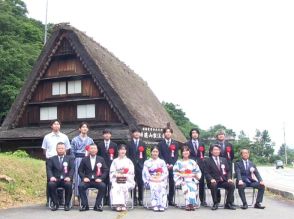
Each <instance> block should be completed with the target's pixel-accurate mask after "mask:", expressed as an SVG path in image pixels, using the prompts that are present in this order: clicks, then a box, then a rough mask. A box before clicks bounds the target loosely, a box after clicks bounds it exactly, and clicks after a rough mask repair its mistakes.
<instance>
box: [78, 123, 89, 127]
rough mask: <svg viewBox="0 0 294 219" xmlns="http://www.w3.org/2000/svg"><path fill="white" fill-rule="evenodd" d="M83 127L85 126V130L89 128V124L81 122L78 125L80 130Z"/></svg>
mask: <svg viewBox="0 0 294 219" xmlns="http://www.w3.org/2000/svg"><path fill="white" fill-rule="evenodd" d="M83 125H86V126H87V128H90V127H89V124H88V123H87V122H81V123H80V125H79V128H82V127H83Z"/></svg>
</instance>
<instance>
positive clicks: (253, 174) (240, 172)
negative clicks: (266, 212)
mask: <svg viewBox="0 0 294 219" xmlns="http://www.w3.org/2000/svg"><path fill="white" fill-rule="evenodd" d="M240 155H241V158H242V159H241V160H240V161H237V162H236V163H235V172H236V175H237V181H236V185H237V188H238V193H239V196H240V198H241V200H242V202H243V205H242V206H241V208H242V209H247V208H248V204H247V201H246V197H245V192H244V189H245V188H246V187H253V188H256V189H257V190H258V193H257V198H256V203H255V205H254V208H258V209H264V208H265V207H264V206H262V205H261V203H262V200H263V194H264V188H265V186H264V182H263V180H262V178H261V176H260V174H259V172H258V170H257V168H256V166H255V164H254V163H253V162H252V161H250V160H249V156H250V151H249V150H248V149H242V150H241V152H240Z"/></svg>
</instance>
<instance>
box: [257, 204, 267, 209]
mask: <svg viewBox="0 0 294 219" xmlns="http://www.w3.org/2000/svg"><path fill="white" fill-rule="evenodd" d="M254 208H257V209H265V206H262V205H261V204H260V203H256V204H255V205H254Z"/></svg>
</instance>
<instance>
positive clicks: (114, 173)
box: [47, 142, 264, 211]
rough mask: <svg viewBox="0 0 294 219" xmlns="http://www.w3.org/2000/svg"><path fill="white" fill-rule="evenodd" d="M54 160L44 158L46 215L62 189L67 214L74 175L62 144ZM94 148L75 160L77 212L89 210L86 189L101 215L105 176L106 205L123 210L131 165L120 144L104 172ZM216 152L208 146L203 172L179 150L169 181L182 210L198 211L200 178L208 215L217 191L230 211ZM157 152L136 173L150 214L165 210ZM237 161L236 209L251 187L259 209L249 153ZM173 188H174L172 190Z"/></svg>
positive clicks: (224, 165)
mask: <svg viewBox="0 0 294 219" xmlns="http://www.w3.org/2000/svg"><path fill="white" fill-rule="evenodd" d="M56 150H57V155H56V156H53V157H52V158H50V159H49V161H48V165H47V173H48V179H49V182H48V189H49V195H50V197H51V199H52V202H53V206H52V207H51V210H53V211H55V210H57V209H58V208H59V201H58V195H57V190H58V188H63V189H64V193H65V205H64V210H65V211H68V210H70V207H71V206H70V200H71V196H72V190H73V177H74V172H75V164H74V158H73V157H72V156H69V155H66V148H65V145H64V143H62V142H60V143H58V144H57V146H56ZM97 152H98V148H97V146H96V145H95V144H91V145H90V148H89V156H86V157H84V158H83V159H82V160H81V163H80V166H79V169H78V174H79V176H80V178H81V182H80V183H79V185H78V190H79V194H80V202H81V207H80V211H87V210H89V204H88V198H87V190H88V188H96V189H98V193H97V197H96V201H95V205H94V208H93V209H94V210H95V211H103V207H102V206H103V205H102V204H103V203H102V199H103V197H104V195H105V193H106V188H107V186H106V184H105V182H104V181H105V180H106V179H107V177H108V175H109V179H110V185H111V190H110V203H111V207H112V208H114V209H115V210H116V211H126V207H127V206H126V203H127V201H128V199H129V194H130V191H132V190H133V189H134V188H135V184H136V183H135V172H136V171H135V167H134V164H133V161H131V160H130V159H129V158H127V156H126V152H127V148H126V146H125V145H120V146H119V148H118V157H117V158H115V159H114V160H113V162H112V164H111V166H110V169H109V168H108V166H107V164H106V163H105V161H104V159H103V158H102V157H100V156H98V155H97ZM220 152H221V148H220V146H219V145H218V144H214V145H212V146H211V147H210V153H211V156H210V157H209V158H207V159H206V160H205V161H204V173H201V170H200V168H199V166H198V164H197V163H196V162H195V161H194V160H192V159H190V158H189V156H190V148H189V146H183V147H182V159H178V160H177V161H176V163H175V164H174V165H173V168H172V171H173V180H174V182H175V187H176V188H180V189H181V191H182V193H183V195H184V197H185V209H186V210H188V211H193V210H195V208H196V207H197V206H199V203H197V202H198V200H197V198H196V197H197V196H198V183H199V180H200V179H201V176H202V174H204V175H205V179H206V182H207V186H208V188H209V189H210V190H211V196H212V200H213V205H212V208H211V209H212V210H216V209H218V204H219V198H218V197H217V191H218V190H219V189H220V188H223V189H225V190H226V194H227V196H226V203H225V206H224V208H226V209H232V210H235V209H236V207H235V205H234V190H235V185H234V181H233V179H232V176H231V169H230V166H229V164H228V162H227V160H226V159H225V158H222V157H220ZM159 153H160V148H159V147H158V146H154V147H152V148H151V157H150V158H149V159H147V160H146V161H145V162H144V167H143V171H142V180H143V183H144V187H145V189H149V190H150V194H151V196H150V199H151V200H150V204H149V205H150V207H152V208H153V210H154V211H164V210H165V209H166V207H167V206H168V201H170V200H168V190H169V186H168V185H169V183H168V180H169V175H170V174H169V171H171V170H170V169H169V168H168V166H167V164H166V163H165V161H164V160H162V159H160V158H159ZM241 157H242V159H241V160H240V161H238V162H236V164H235V172H236V186H237V188H238V192H239V195H240V198H241V200H242V202H243V205H242V206H241V208H242V209H247V208H248V204H247V201H246V197H245V192H244V189H245V188H246V187H253V188H256V189H257V190H258V194H257V199H256V204H255V205H254V207H255V208H258V209H263V208H264V206H261V202H262V199H263V193H264V183H263V181H262V178H261V176H260V174H259V172H258V170H257V168H256V166H255V165H254V164H253V163H252V162H251V161H249V151H248V150H247V149H243V150H242V151H241ZM173 189H174V188H173Z"/></svg>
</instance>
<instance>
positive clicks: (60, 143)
mask: <svg viewBox="0 0 294 219" xmlns="http://www.w3.org/2000/svg"><path fill="white" fill-rule="evenodd" d="M58 145H64V146H65V144H64V143H63V142H62V141H60V142H58V143H57V144H56V147H57V146H58Z"/></svg>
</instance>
